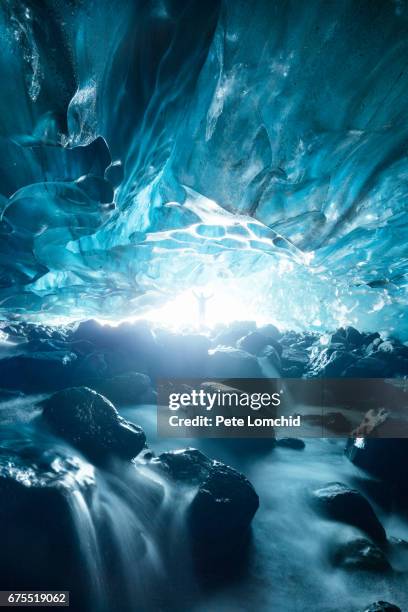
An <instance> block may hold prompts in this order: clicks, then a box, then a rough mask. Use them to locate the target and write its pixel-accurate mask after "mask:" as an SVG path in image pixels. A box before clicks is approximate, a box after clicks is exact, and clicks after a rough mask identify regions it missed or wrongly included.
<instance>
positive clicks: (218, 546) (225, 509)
mask: <svg viewBox="0 0 408 612" xmlns="http://www.w3.org/2000/svg"><path fill="white" fill-rule="evenodd" d="M151 465H152V467H155V468H156V469H159V470H161V471H164V472H165V473H166V474H167V475H168V476H169V477H171V478H172V479H174V480H176V481H179V482H182V483H184V484H189V485H193V486H195V487H196V493H195V495H194V497H193V499H192V502H191V505H190V508H189V512H188V521H189V525H190V529H191V533H192V537H193V542H194V552H195V554H196V556H197V558H198V560H199V561H200V562H204V563H205V562H207V561H210V560H212V561H214V560H215V559H220V558H223V557H230V556H231V555H234V554H235V553H237V551H239V550H240V551H241V553H242V546H243V544H244V543H245V541H246V539H247V536H248V529H249V526H250V523H251V521H252V519H253V517H254V515H255V513H256V511H257V509H258V506H259V498H258V495H257V494H256V492H255V489H254V488H253V486H252V485H251V483H250V482H249V480H248V479H247V478H245V476H244V475H243V474H241V473H239V472H237V471H236V470H234V469H233V468H231V467H229V466H227V465H224V464H223V463H220V462H218V461H212V460H211V459H209V458H208V457H206V456H205V455H203V453H201V452H200V451H198V450H195V449H187V450H181V451H174V452H169V453H163V454H162V455H160V456H159V457H158V458H156V459H153V460H152V462H151Z"/></svg>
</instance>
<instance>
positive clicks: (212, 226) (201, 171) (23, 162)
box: [0, 0, 408, 335]
mask: <svg viewBox="0 0 408 612" xmlns="http://www.w3.org/2000/svg"><path fill="white" fill-rule="evenodd" d="M0 32H1V36H0V44H1V54H0V74H1V77H2V83H3V86H2V91H1V94H0V108H1V113H0V137H1V140H0V152H1V166H0V194H1V200H0V206H1V210H2V217H1V225H0V308H1V311H2V315H3V316H7V315H8V314H9V313H18V314H20V315H22V316H27V317H29V316H34V315H38V314H41V315H42V316H46V317H47V316H51V315H54V314H56V315H71V316H82V315H86V316H89V315H95V316H101V317H105V318H109V317H120V316H126V315H128V314H135V313H138V312H143V311H144V310H146V309H148V308H150V307H152V306H154V305H155V304H157V303H158V302H160V301H162V300H166V299H169V297H172V296H174V294H175V293H177V292H178V291H183V290H185V289H186V288H188V287H189V286H192V285H193V286H194V285H198V284H199V285H204V284H211V283H217V282H220V281H224V280H225V282H226V283H228V282H230V283H234V285H235V286H236V287H240V286H242V291H245V292H248V290H250V291H252V292H253V293H254V294H255V296H256V302H257V303H258V306H259V308H262V310H263V312H264V313H268V314H269V315H270V316H271V317H272V318H274V319H276V320H278V321H281V322H283V323H286V324H288V325H289V324H290V325H291V326H295V327H296V326H298V327H303V328H311V327H315V328H320V329H324V328H330V327H334V326H336V325H338V324H339V323H345V322H348V323H353V324H355V325H357V326H359V327H362V328H376V329H384V330H389V331H394V332H396V333H399V334H400V335H404V334H405V335H406V329H407V319H406V266H407V247H406V244H407V204H406V202H407V179H408V171H407V143H408V104H407V98H408V95H407V91H408V88H407V87H408V76H407V68H406V66H407V64H408V7H407V4H406V3H405V2H392V1H384V2H371V1H370V0H363V1H361V2H355V0H350V1H345V0H339V1H338V2H325V1H322V0H321V1H319V2H316V1H314V0H310V1H309V2H304V1H303V0H295V1H293V2H288V1H285V0H277V1H273V0H268V1H267V0H254V1H253V2H252V1H251V2H249V1H247V0H231V1H225V2H219V1H218V0H217V1H216V0H208V1H206V2H200V1H199V0H196V1H190V2H189V1H181V0H178V1H176V0H173V1H167V2H164V1H154V0H151V1H150V2H141V1H140V2H139V1H134V0H132V1H131V0H119V1H118V2H115V3H113V2H110V1H107V0H97V1H96V0H84V1H83V2H79V1H75V0H69V1H67V0H66V1H64V2H62V1H58V0H47V1H44V2H34V1H32V2H21V1H20V0H19V1H17V0H15V1H13V0H6V1H5V2H4V3H2V5H1V7H0ZM112 162H113V163H112ZM113 202H114V204H112V203H113Z"/></svg>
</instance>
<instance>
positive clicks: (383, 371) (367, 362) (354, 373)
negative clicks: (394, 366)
mask: <svg viewBox="0 0 408 612" xmlns="http://www.w3.org/2000/svg"><path fill="white" fill-rule="evenodd" d="M388 374H389V368H388V367H387V365H386V364H385V363H384V362H383V361H381V359H378V358H377V357H363V358H361V359H358V361H356V362H355V363H353V364H352V365H350V366H349V367H348V368H346V369H345V371H344V376H346V377H349V378H377V377H379V378H383V377H385V376H388Z"/></svg>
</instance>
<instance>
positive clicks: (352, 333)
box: [345, 327, 364, 346]
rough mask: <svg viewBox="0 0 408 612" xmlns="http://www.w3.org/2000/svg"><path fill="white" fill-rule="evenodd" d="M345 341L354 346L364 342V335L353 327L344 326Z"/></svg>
mask: <svg viewBox="0 0 408 612" xmlns="http://www.w3.org/2000/svg"><path fill="white" fill-rule="evenodd" d="M345 332H346V341H347V343H348V344H354V346H361V345H362V344H363V343H364V336H363V335H362V334H360V332H359V331H358V330H357V329H355V328H354V327H346V330H345Z"/></svg>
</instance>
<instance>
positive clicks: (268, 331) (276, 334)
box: [258, 323, 282, 341]
mask: <svg viewBox="0 0 408 612" xmlns="http://www.w3.org/2000/svg"><path fill="white" fill-rule="evenodd" d="M258 331H259V333H261V334H263V335H264V336H266V337H267V338H272V339H273V340H275V341H278V340H279V338H280V337H281V336H282V333H281V332H280V331H279V329H278V328H277V327H275V325H272V323H267V324H266V325H260V326H259V327H258Z"/></svg>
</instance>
